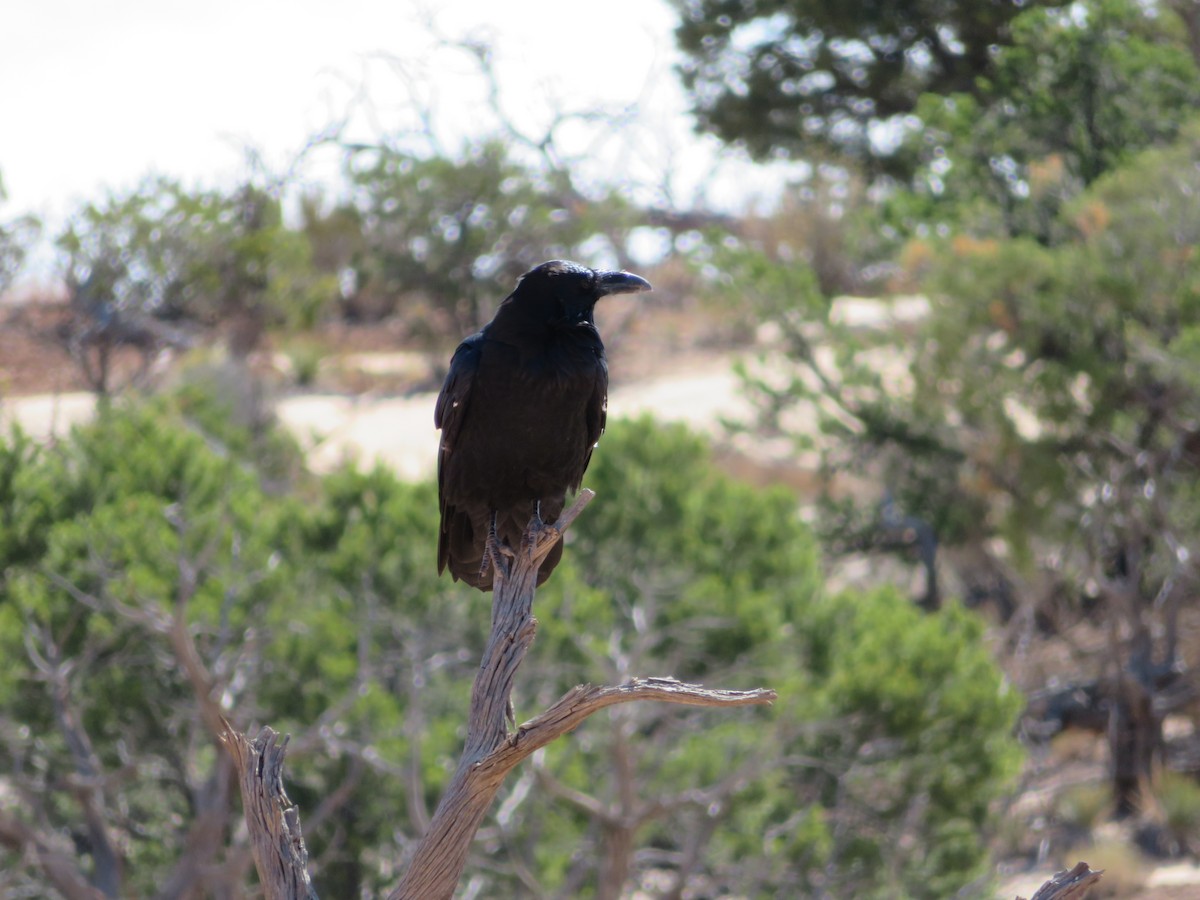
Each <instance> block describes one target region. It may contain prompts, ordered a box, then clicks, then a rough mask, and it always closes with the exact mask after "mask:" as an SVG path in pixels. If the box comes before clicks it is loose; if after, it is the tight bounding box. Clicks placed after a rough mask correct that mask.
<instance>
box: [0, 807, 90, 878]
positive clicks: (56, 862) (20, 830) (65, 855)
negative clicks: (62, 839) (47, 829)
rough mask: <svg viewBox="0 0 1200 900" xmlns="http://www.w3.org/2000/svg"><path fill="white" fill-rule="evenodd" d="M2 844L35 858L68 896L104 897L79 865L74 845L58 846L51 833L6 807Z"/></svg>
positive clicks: (0, 824)
mask: <svg viewBox="0 0 1200 900" xmlns="http://www.w3.org/2000/svg"><path fill="white" fill-rule="evenodd" d="M0 844H3V845H4V846H6V847H11V848H12V849H13V850H15V851H17V852H18V853H20V854H21V855H22V856H24V857H26V858H28V859H30V860H32V861H33V863H34V864H35V865H37V867H38V868H39V869H41V870H42V872H43V873H45V875H46V879H47V880H48V881H49V882H50V884H52V885H54V887H55V889H56V890H57V891H58V892H59V893H60V894H62V895H63V896H64V897H66V898H67V900H104V894H103V893H101V892H100V891H99V890H98V889H97V888H95V887H93V886H92V885H90V884H88V882H87V879H86V878H84V877H83V874H82V873H81V872H80V871H79V869H78V868H77V867H76V857H75V854H74V853H73V852H72V850H71V849H69V848H66V847H58V846H56V845H55V843H54V841H53V840H51V839H50V838H49V837H48V836H46V835H44V834H42V833H40V832H39V831H37V830H36V829H35V828H33V826H31V825H29V824H27V823H25V822H23V821H21V820H20V819H18V818H17V817H16V816H14V815H12V814H11V813H8V812H6V811H4V810H0Z"/></svg>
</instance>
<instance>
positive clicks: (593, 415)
mask: <svg viewBox="0 0 1200 900" xmlns="http://www.w3.org/2000/svg"><path fill="white" fill-rule="evenodd" d="M648 290H650V284H649V282H647V281H646V280H645V279H644V278H641V277H639V276H637V275H633V274H630V273H629V272H601V271H595V270H592V269H589V268H587V267H586V266H581V265H579V264H578V263H572V262H565V261H562V260H553V261H551V262H547V263H542V264H541V265H540V266H538V267H537V268H535V269H532V270H531V271H529V272H526V273H525V274H524V275H523V276H522V277H521V279H520V280H519V281H518V282H517V287H516V289H515V290H514V291H513V292H512V293H511V294H509V295H508V297H507V298H505V300H504V302H503V303H501V304H500V308H499V309H498V310H497V312H496V316H495V318H494V319H492V321H491V322H489V323H488V324H487V325H486V326H484V328H483V330H482V331H480V332H479V333H478V334H473V335H471V336H470V337H469V338H467V339H466V340H465V341H463V342H462V343H461V344H459V346H458V349H457V350H456V351H455V352H454V357H453V358H452V359H451V361H450V371H449V373H447V375H446V382H445V384H444V385H443V386H442V392H441V394H440V395H439V396H438V400H437V407H436V409H435V411H434V422H435V424H436V425H437V427H438V428H440V429H441V430H442V441H441V448H440V450H439V451H438V497H439V499H440V502H441V510H442V524H441V532H440V534H439V537H438V572H439V573H441V572H443V571H444V570H445V569H447V568H449V569H450V574H451V575H452V576H454V579H455V580H462V581H465V582H467V583H468V584H470V585H473V586H474V587H477V588H479V589H480V590H481V591H488V590H491V588H492V567H491V566H490V565H489V566H487V567H485V566H484V556H485V550H486V548H487V541H488V533H489V531H490V529H491V528H492V526H493V523H494V525H495V533H496V538H497V539H498V541H500V542H506V543H507V544H508V545H509V546H510V547H513V548H516V547H519V546H520V540H521V536H522V534H523V533H524V532H525V529H526V527H527V526H528V525H529V522H530V520H531V519H532V518H533V515H534V513H535V512H537V513H539V514H540V515H541V517H542V520H543V521H544V522H548V523H552V522H554V521H555V520H556V519H557V518H558V516H559V514H560V513H561V512H562V508H563V504H564V501H565V498H566V494H567V491H569V490H576V489H578V487H579V484H580V481H581V479H582V478H583V473H584V470H585V469H587V465H588V461H589V460H590V459H591V457H592V448H593V447H595V446H596V442H597V441H598V440H599V439H600V434H601V432H603V431H604V420H605V415H606V412H607V407H608V364H607V363H606V361H605V359H604V344H603V343H602V342H601V340H600V334H599V332H598V331H597V330H596V321H595V317H594V315H593V313H594V310H595V305H596V301H597V300H599V299H600V298H601V297H603V296H605V295H606V294H619V293H630V292H635V291H648ZM561 557H562V541H561V540H560V541H559V543H558V544H557V545H556V546H555V547H554V549H553V550H552V551H551V552H550V555H549V556H547V557H546V559H545V561H544V562H543V563H542V567H541V570H540V571H539V573H538V584H541V583H543V582H544V581H545V580H546V578H548V577H549V575H550V572H551V571H552V570H553V569H554V567H555V566H556V565H557V564H558V561H559V559H560V558H561Z"/></svg>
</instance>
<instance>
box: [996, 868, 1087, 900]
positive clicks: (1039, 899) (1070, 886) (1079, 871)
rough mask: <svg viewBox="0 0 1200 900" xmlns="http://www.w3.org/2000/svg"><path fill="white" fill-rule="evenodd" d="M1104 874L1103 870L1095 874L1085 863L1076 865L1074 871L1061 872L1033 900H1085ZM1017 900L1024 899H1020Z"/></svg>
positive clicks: (1043, 886) (1039, 890)
mask: <svg viewBox="0 0 1200 900" xmlns="http://www.w3.org/2000/svg"><path fill="white" fill-rule="evenodd" d="M1103 874H1104V870H1103V869H1101V870H1100V871H1098V872H1094V871H1092V869H1090V868H1089V867H1088V864H1087V863H1085V862H1078V863H1075V867H1074V868H1073V869H1065V870H1063V871H1062V872H1059V873H1058V874H1057V875H1055V876H1054V877H1053V878H1051V879H1050V880H1049V881H1047V882H1046V883H1045V884H1043V885H1042V886H1041V887H1040V888H1038V889H1037V893H1036V894H1034V895H1033V897H1032V900H1083V898H1084V897H1086V896H1087V895H1088V894H1089V893H1091V890H1092V888H1093V887H1095V886H1096V882H1098V881H1099V880H1100V876H1102V875H1103ZM1017 900H1022V898H1021V897H1018V898H1017Z"/></svg>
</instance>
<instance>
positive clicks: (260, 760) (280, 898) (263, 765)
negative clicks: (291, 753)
mask: <svg viewBox="0 0 1200 900" xmlns="http://www.w3.org/2000/svg"><path fill="white" fill-rule="evenodd" d="M223 726H224V727H223V730H222V734H221V741H222V743H224V745H225V747H226V748H227V749H228V750H229V753H230V755H231V756H232V757H233V761H234V765H235V766H236V767H237V771H238V782H239V786H240V787H241V792H242V806H243V808H244V810H245V813H246V828H247V829H248V830H249V832H250V848H251V851H252V852H253V854H254V866H255V868H257V869H258V879H259V881H260V882H261V883H262V888H263V893H264V895H265V896H266V897H267V900H317V892H316V891H315V890H314V889H313V886H312V880H311V879H310V878H309V876H308V849H307V848H306V847H305V846H304V836H303V835H302V834H301V833H300V813H299V811H298V810H297V809H296V807H295V806H293V805H292V801H291V800H289V799H288V796H287V794H286V793H285V792H284V789H283V758H284V755H285V754H286V753H287V743H288V739H287V738H286V737H285V738H284V739H283V740H282V741H280V740H279V734H278V733H277V732H275V731H273V730H272V729H270V728H263V729H262V731H260V732H259V733H258V737H257V738H255V739H254V740H253V741H251V740H250V739H249V738H247V737H246V736H245V735H244V734H241V733H240V732H238V731H236V730H235V729H234V728H233V726H232V725H230V724H229V723H228V722H224V721H223Z"/></svg>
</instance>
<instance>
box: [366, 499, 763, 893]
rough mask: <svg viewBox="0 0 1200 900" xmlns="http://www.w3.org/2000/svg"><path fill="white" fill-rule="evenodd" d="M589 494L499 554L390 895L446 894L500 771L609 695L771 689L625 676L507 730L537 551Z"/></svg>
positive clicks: (687, 698)
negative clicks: (419, 821) (476, 637)
mask: <svg viewBox="0 0 1200 900" xmlns="http://www.w3.org/2000/svg"><path fill="white" fill-rule="evenodd" d="M594 496H595V495H594V494H593V492H591V491H588V490H583V491H580V493H579V495H578V497H576V499H575V502H574V504H572V506H571V507H570V509H568V510H566V511H565V512H564V513H563V514H562V516H560V517H559V520H558V521H557V522H556V523H555V524H554V525H542V524H541V523H537V522H535V523H534V524H533V525H532V526H531V528H530V531H529V532H528V533H527V534H526V538H525V540H524V541H523V542H522V546H521V549H520V551H518V552H517V554H516V556H515V559H514V560H513V561H512V562H511V563H506V562H505V561H503V560H502V561H499V562H498V563H497V572H496V577H495V589H494V591H493V598H492V633H491V638H490V639H489V641H488V645H487V648H486V649H485V650H484V654H483V664H482V666H481V668H480V672H479V674H478V675H477V676H476V679H475V685H474V687H473V689H472V691H471V711H470V714H469V717H468V731H467V740H466V747H465V749H464V750H463V755H462V758H461V760H460V761H459V764H458V769H457V771H456V772H455V773H454V777H453V779H452V780H451V782H450V785H449V787H447V789H446V792H445V794H444V795H443V796H442V800H441V802H440V803H439V804H438V808H437V810H436V812H435V813H434V815H433V821H432V823H431V824H430V828H429V831H428V832H426V834H425V837H424V838H423V839H422V840H421V843H420V845H419V846H418V848H417V852H416V854H415V855H414V857H413V861H412V864H411V865H410V866H409V868H408V871H407V872H406V873H405V875H404V878H403V879H402V880H401V882H400V885H399V887H397V888H396V890H395V891H394V892H393V893H392V894H391V895H390V898H389V900H418V898H419V900H439V898H447V900H448V898H449V897H451V896H452V895H453V893H454V888H455V886H456V885H457V884H458V879H459V877H460V875H461V874H462V870H463V868H464V866H465V865H466V860H467V852H468V850H469V848H470V844H471V841H472V839H473V837H474V835H475V832H476V831H477V830H478V828H479V825H480V823H481V822H482V821H483V817H484V815H485V814H486V813H487V810H488V808H489V807H490V806H491V803H492V800H493V799H494V797H495V795H496V792H497V791H498V790H499V788H500V784H501V783H502V782H503V780H504V778H505V776H506V775H507V774H508V773H509V772H510V771H511V770H512V769H513V768H514V767H515V766H516V765H517V764H518V763H520V762H521V761H522V760H524V759H526V758H527V757H529V756H530V755H531V754H533V753H534V752H535V751H536V750H538V749H540V748H541V747H544V746H546V745H547V744H549V743H550V742H551V741H553V740H555V739H556V738H558V737H561V736H562V735H564V734H566V733H568V732H570V731H573V730H574V729H575V728H577V727H578V726H579V725H580V724H581V723H582V722H583V720H584V719H586V718H587V717H588V716H590V715H592V714H593V713H595V712H598V711H599V710H601V709H604V708H605V707H608V706H614V705H616V704H618V703H629V702H632V701H634V700H662V701H666V702H670V703H683V704H688V705H692V706H743V705H747V704H763V703H770V702H771V701H772V700H774V699H775V692H774V691H767V690H758V691H744V692H743V691H711V690H706V689H704V688H701V687H698V686H696V685H689V684H683V683H682V682H679V681H676V680H675V679H673V678H646V679H634V680H632V681H629V682H627V683H625V684H622V685H618V686H615V687H595V686H593V685H581V686H579V687H576V688H573V689H571V690H570V691H568V692H567V693H566V695H564V696H563V697H562V698H561V699H560V700H559V701H558V702H556V703H555V704H554V705H553V706H551V707H550V708H549V709H548V710H546V711H545V712H544V713H542V714H541V715H538V716H536V717H534V718H533V719H531V720H529V721H528V722H525V723H524V724H523V725H521V726H520V727H518V728H517V730H516V732H515V733H513V734H509V733H508V730H507V719H508V710H509V709H510V705H509V704H510V702H511V699H510V698H511V695H512V685H513V678H514V676H515V675H516V671H517V668H518V666H520V664H521V660H522V659H523V658H524V656H525V653H526V651H527V650H528V649H529V646H530V644H532V642H533V636H534V633H535V631H536V629H537V620H536V619H534V618H533V615H532V612H531V610H532V605H533V594H534V588H535V586H536V584H537V572H538V568H539V566H540V565H541V561H542V559H543V558H544V557H545V555H546V554H547V553H549V552H550V549H551V548H552V547H553V546H554V545H555V543H556V542H557V541H558V539H559V537H560V536H561V535H562V533H563V531H565V530H566V529H567V528H568V527H570V525H571V523H572V522H573V521H574V520H575V518H576V517H577V516H578V515H579V513H581V512H582V511H583V509H584V507H585V506H586V505H587V504H588V503H589V502H591V499H592V497H594Z"/></svg>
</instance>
